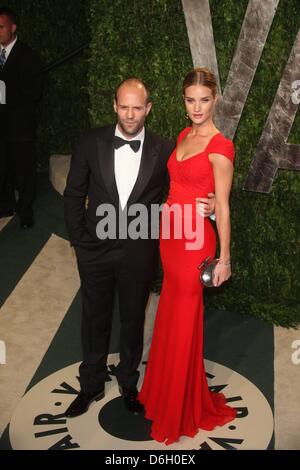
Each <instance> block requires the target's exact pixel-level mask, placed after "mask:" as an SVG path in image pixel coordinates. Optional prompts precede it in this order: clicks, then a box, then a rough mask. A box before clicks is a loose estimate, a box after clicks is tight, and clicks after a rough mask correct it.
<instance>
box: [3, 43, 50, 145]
mask: <svg viewBox="0 0 300 470" xmlns="http://www.w3.org/2000/svg"><path fill="white" fill-rule="evenodd" d="M0 80H2V81H3V82H5V85H6V104H5V105H0V114H1V134H2V132H4V135H5V138H6V139H7V140H11V141H28V140H34V139H35V131H36V119H35V110H36V104H37V102H38V100H39V99H40V98H41V95H42V90H43V74H42V65H41V62H40V60H39V58H38V56H37V55H36V54H35V52H34V51H33V50H32V49H30V47H29V46H27V45H26V44H24V43H23V42H22V41H20V40H19V39H18V40H17V42H16V43H15V45H14V47H13V48H12V50H11V52H10V54H9V56H8V58H7V61H6V62H5V65H4V67H3V68H2V70H0Z"/></svg>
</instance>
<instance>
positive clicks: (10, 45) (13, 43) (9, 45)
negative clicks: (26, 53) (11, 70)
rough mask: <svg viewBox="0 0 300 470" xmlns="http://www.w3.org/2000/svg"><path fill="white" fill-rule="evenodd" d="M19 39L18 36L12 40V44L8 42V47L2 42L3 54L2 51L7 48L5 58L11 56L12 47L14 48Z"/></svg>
mask: <svg viewBox="0 0 300 470" xmlns="http://www.w3.org/2000/svg"><path fill="white" fill-rule="evenodd" d="M17 39H18V38H17V37H16V38H15V39H14V40H13V42H11V43H10V44H8V46H6V47H3V46H2V44H1V50H0V54H1V52H2V49H5V58H6V60H7V59H8V56H9V54H10V53H11V50H12V48H13V47H14V45H15V44H16V42H17Z"/></svg>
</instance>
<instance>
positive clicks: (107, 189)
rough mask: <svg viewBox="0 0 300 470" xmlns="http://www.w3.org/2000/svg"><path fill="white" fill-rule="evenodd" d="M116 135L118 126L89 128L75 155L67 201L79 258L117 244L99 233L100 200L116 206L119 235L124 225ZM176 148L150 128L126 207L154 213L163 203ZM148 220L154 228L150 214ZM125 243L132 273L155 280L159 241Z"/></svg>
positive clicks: (123, 243)
mask: <svg viewBox="0 0 300 470" xmlns="http://www.w3.org/2000/svg"><path fill="white" fill-rule="evenodd" d="M114 133H115V126H108V127H103V128H98V129H91V130H88V131H86V132H84V133H83V134H82V135H81V138H80V139H79V142H78V144H77V146H76V148H75V150H74V152H73V155H72V160H71V167H70V172H69V175H68V178H67V185H66V189H65V192H64V205H65V219H66V225H67V230H68V233H69V237H70V242H71V244H72V245H73V246H74V248H75V251H76V254H77V258H78V260H79V261H80V260H82V261H84V260H86V259H87V258H88V257H93V256H101V253H104V252H106V251H108V250H110V249H112V247H113V246H114V245H115V243H116V241H115V240H111V239H106V240H100V239H99V238H98V237H97V235H96V226H97V223H98V222H99V221H100V220H101V216H97V215H96V211H97V208H98V206H100V205H101V204H112V205H113V207H114V208H115V211H116V215H117V217H116V219H117V233H118V228H119V227H118V220H119V215H120V211H121V209H120V206H119V196H118V190H117V186H116V181H115V172H114V148H113V138H114ZM173 148H174V143H173V142H169V141H167V140H164V139H163V138H161V137H159V136H158V135H156V134H154V133H153V132H151V131H150V130H148V129H146V131H145V140H144V145H143V151H142V157H141V164H140V169H139V173H138V177H137V180H136V183H135V185H134V188H133V190H132V193H131V195H130V197H129V199H128V203H127V208H128V207H130V206H131V205H132V204H137V203H138V204H144V205H145V206H146V207H147V208H148V209H149V211H148V212H149V214H150V209H151V204H160V203H161V198H162V191H163V188H164V186H165V185H166V182H167V166H166V165H167V161H168V159H169V156H170V154H171V152H172V150H173ZM86 196H88V205H87V207H86ZM131 221H132V218H130V217H128V224H129V223H130V222H131ZM148 222H149V232H150V229H151V227H150V223H151V220H150V217H149V220H148ZM117 238H118V235H117ZM122 245H123V247H124V249H125V252H126V256H127V259H128V264H129V268H130V269H131V271H132V273H133V275H134V276H135V277H138V279H140V280H144V281H147V280H150V279H152V278H153V277H154V276H155V273H156V269H157V261H158V240H157V239H151V238H148V239H141V238H139V239H135V240H132V239H130V238H127V239H124V240H122Z"/></svg>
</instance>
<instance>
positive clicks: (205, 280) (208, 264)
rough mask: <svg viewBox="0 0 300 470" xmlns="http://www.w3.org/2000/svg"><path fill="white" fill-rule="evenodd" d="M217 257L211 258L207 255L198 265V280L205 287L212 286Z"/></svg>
mask: <svg viewBox="0 0 300 470" xmlns="http://www.w3.org/2000/svg"><path fill="white" fill-rule="evenodd" d="M218 261H219V260H218V259H216V258H215V259H213V260H212V259H211V257H210V256H208V257H207V258H206V259H205V260H204V261H203V262H202V263H201V264H200V266H198V269H200V281H201V282H202V284H203V285H204V286H205V287H213V286H214V285H213V279H214V270H215V267H216V265H217V264H218Z"/></svg>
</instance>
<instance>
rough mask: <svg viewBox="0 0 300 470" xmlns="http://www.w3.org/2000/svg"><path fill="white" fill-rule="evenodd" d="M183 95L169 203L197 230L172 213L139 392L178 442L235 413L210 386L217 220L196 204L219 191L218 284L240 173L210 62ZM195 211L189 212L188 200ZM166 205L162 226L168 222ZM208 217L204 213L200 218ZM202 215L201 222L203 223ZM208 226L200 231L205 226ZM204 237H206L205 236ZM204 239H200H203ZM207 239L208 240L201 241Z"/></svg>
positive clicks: (188, 81) (226, 266) (163, 432)
mask: <svg viewBox="0 0 300 470" xmlns="http://www.w3.org/2000/svg"><path fill="white" fill-rule="evenodd" d="M183 95H184V103H185V108H186V112H187V115H188V117H189V119H190V120H191V122H192V126H191V127H187V128H186V129H184V130H183V131H182V132H181V133H180V134H179V137H178V140H177V146H176V148H175V150H174V151H173V153H172V154H171V156H170V159H169V162H168V171H169V174H170V192H169V195H168V199H167V202H166V204H167V206H165V207H167V208H172V207H174V204H175V205H176V206H177V208H178V207H181V208H182V214H183V216H182V220H183V223H185V222H186V220H188V219H189V220H191V219H192V224H193V229H195V227H197V230H198V238H199V239H200V241H203V243H202V244H201V243H200V244H199V240H198V243H195V245H194V246H193V247H192V248H191V246H192V245H189V244H188V242H191V240H190V235H189V234H188V235H186V231H184V230H182V232H183V234H182V236H180V237H178V234H176V235H174V232H173V231H172V228H173V229H174V225H175V215H172V213H171V216H170V226H171V230H170V236H169V237H166V236H164V233H163V232H164V230H163V229H161V237H160V251H161V259H162V265H163V274H164V278H163V285H162V291H161V296H160V302H159V306H158V311H157V315H156V320H155V326H154V332H153V338H152V344H151V349H150V353H149V359H148V363H147V367H146V372H145V377H144V382H143V385H142V389H141V392H140V394H139V400H140V402H141V403H142V404H143V405H144V407H145V416H146V418H148V419H150V420H152V422H153V423H152V431H151V436H152V437H153V439H155V440H157V441H159V442H165V443H166V444H172V443H173V442H176V441H178V439H179V438H180V436H182V435H184V436H190V437H193V436H194V435H195V434H196V433H197V432H198V429H199V428H201V429H206V430H211V429H213V428H214V427H215V426H222V425H224V424H225V423H228V422H229V421H232V420H233V419H235V417H236V410H235V409H234V408H231V407H230V406H228V405H227V404H226V398H225V397H224V395H223V394H221V393H213V392H210V391H209V389H208V385H207V379H206V374H205V369H204V362H203V286H202V285H201V283H200V282H199V270H198V266H199V265H200V263H201V262H202V261H203V260H204V259H205V258H207V256H211V258H213V257H214V256H215V251H216V236H215V232H214V229H213V227H212V225H211V222H210V221H209V219H207V218H203V217H202V215H200V214H199V213H198V212H197V210H196V198H197V197H205V198H207V196H208V193H210V192H214V193H215V198H216V199H215V215H216V225H217V230H218V235H219V242H220V250H219V262H218V264H217V266H216V268H215V276H214V286H216V287H217V286H219V285H221V284H222V283H223V282H224V281H226V280H227V279H228V278H229V277H230V275H231V271H230V217H229V195H230V189H231V184H232V176H233V158H234V147H233V143H232V141H231V140H229V139H227V138H226V137H225V136H224V135H223V134H221V132H219V131H218V130H217V129H216V127H215V125H214V123H213V117H212V116H213V111H214V107H215V103H216V100H217V83H216V80H215V77H214V75H213V74H212V73H211V72H210V71H209V70H207V69H195V70H193V71H191V72H190V73H189V74H188V75H187V76H186V78H185V80H184V82H183ZM188 206H189V208H192V216H188V217H186V216H185V208H186V207H188ZM164 213H165V216H167V215H168V211H165V210H163V217H162V224H161V225H162V226H163V225H164ZM200 219H201V220H200ZM197 222H201V223H198V225H197ZM200 231H201V233H200ZM201 238H202V240H201ZM199 245H200V246H199ZM201 245H202V246H201Z"/></svg>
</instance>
